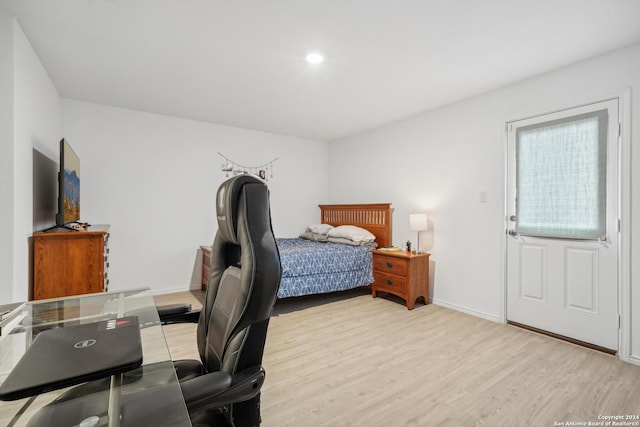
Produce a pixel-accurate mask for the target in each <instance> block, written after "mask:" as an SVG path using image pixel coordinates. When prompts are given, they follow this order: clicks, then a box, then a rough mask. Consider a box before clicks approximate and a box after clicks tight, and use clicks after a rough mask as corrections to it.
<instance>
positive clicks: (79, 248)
mask: <svg viewBox="0 0 640 427" xmlns="http://www.w3.org/2000/svg"><path fill="white" fill-rule="evenodd" d="M108 243H109V226H108V225H99V226H92V227H89V228H88V229H87V230H85V231H71V230H64V231H58V230H53V231H47V232H38V233H34V234H33V292H32V296H31V298H32V299H34V300H39V299H45V298H56V297H64V296H70V295H80V294H88V293H95V292H104V291H106V290H107V287H108V284H109V278H108V274H107V271H108V267H109V245H108Z"/></svg>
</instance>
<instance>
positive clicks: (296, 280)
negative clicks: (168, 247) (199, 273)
mask: <svg viewBox="0 0 640 427" xmlns="http://www.w3.org/2000/svg"><path fill="white" fill-rule="evenodd" d="M319 207H320V222H321V223H323V224H330V225H331V226H334V227H338V226H340V225H355V226H357V227H360V228H364V229H365V230H368V231H369V232H370V233H371V234H373V235H374V236H375V241H376V243H377V245H378V247H382V246H388V245H391V241H392V240H391V239H392V229H391V212H392V210H391V204H390V203H376V204H371V203H368V204H337V205H319ZM276 242H277V244H278V249H279V251H280V262H281V264H282V270H283V271H282V280H281V282H280V289H279V290H278V298H288V297H294V296H303V295H311V294H321V293H328V292H335V291H343V290H347V289H353V288H357V287H360V286H368V285H370V284H371V283H373V273H372V262H371V250H370V248H369V247H367V246H349V245H344V244H340V243H319V242H313V241H310V240H306V239H302V238H299V237H296V238H277V239H276ZM202 250H203V254H204V256H203V268H202V270H203V289H204V287H205V286H206V278H207V277H208V276H209V274H208V271H209V262H210V248H208V247H202Z"/></svg>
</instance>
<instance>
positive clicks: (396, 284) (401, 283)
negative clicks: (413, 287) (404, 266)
mask: <svg viewBox="0 0 640 427" xmlns="http://www.w3.org/2000/svg"><path fill="white" fill-rule="evenodd" d="M373 278H374V279H375V281H376V283H375V286H376V288H377V289H378V290H380V291H383V292H392V293H394V294H395V295H398V296H400V297H404V296H406V294H407V278H406V277H404V276H395V275H392V274H386V273H382V272H380V271H374V272H373Z"/></svg>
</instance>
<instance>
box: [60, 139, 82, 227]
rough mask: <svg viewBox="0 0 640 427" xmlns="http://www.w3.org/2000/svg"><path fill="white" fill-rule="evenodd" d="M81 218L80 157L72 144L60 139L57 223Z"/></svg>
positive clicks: (75, 220) (61, 225) (72, 221)
mask: <svg viewBox="0 0 640 427" xmlns="http://www.w3.org/2000/svg"><path fill="white" fill-rule="evenodd" d="M79 220H80V158H79V157H78V155H77V154H76V152H75V151H73V148H71V145H69V143H68V142H67V141H66V140H65V139H64V138H63V139H62V140H60V171H59V172H58V213H57V215H56V225H57V226H58V227H63V226H65V225H66V224H70V223H74V222H77V221H79Z"/></svg>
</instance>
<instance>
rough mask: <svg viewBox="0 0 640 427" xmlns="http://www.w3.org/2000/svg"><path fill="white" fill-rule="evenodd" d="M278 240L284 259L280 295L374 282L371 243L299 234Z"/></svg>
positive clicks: (339, 288)
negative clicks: (323, 240)
mask: <svg viewBox="0 0 640 427" xmlns="http://www.w3.org/2000/svg"><path fill="white" fill-rule="evenodd" d="M276 241H277V243H278V249H279V250H280V262H281V263H282V280H281V282H280V289H279V290H278V298H286V297H292V296H301V295H309V294H320V293H327V292H334V291H342V290H346V289H352V288H356V287H358V286H366V285H369V284H370V283H373V273H372V269H371V250H370V249H369V248H368V247H364V246H349V245H342V244H339V243H318V242H312V241H310V240H305V239H300V238H279V239H276Z"/></svg>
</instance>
